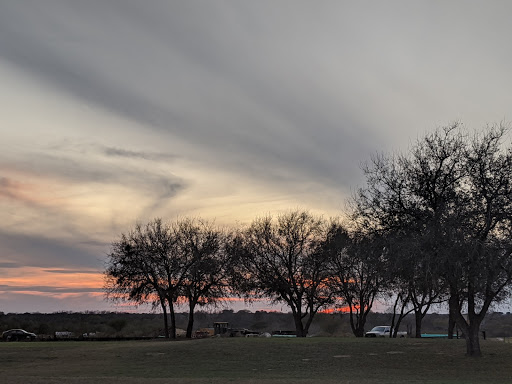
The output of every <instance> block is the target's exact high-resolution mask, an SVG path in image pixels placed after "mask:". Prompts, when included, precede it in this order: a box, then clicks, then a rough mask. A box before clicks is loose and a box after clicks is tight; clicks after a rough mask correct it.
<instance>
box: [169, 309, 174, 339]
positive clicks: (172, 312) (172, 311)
mask: <svg viewBox="0 0 512 384" xmlns="http://www.w3.org/2000/svg"><path fill="white" fill-rule="evenodd" d="M169 312H170V314H171V338H173V339H176V314H175V313H174V304H173V302H172V301H171V300H170V301H169Z"/></svg>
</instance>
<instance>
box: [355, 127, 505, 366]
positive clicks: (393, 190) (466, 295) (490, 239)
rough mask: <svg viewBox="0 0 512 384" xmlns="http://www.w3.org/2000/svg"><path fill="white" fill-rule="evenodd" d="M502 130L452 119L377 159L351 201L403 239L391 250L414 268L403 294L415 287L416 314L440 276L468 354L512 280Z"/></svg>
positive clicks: (370, 221) (372, 223)
mask: <svg viewBox="0 0 512 384" xmlns="http://www.w3.org/2000/svg"><path fill="white" fill-rule="evenodd" d="M505 133H506V129H504V128H503V127H491V128H487V129H485V130H484V133H483V134H479V135H475V136H474V137H470V135H468V134H467V133H466V132H465V131H464V130H463V129H462V128H461V126H460V125H458V124H455V125H453V126H450V127H448V128H444V129H438V130H436V131H434V132H433V133H431V134H427V135H426V136H425V137H424V138H423V139H420V140H418V142H417V143H416V144H415V145H414V146H413V147H412V148H411V149H410V151H409V152H407V153H405V154H399V155H392V156H385V155H381V156H377V157H375V158H374V159H373V160H372V162H371V163H370V164H369V165H368V166H366V168H365V169H364V171H365V174H366V178H367V185H366V187H365V188H362V189H361V190H360V191H359V192H358V194H357V196H356V198H355V203H356V204H355V207H356V209H355V212H356V217H357V218H358V219H359V220H360V221H362V222H363V223H364V224H366V225H367V226H368V227H370V228H372V229H373V230H375V231H377V232H381V233H383V234H386V235H387V236H390V237H391V238H396V239H400V241H402V242H403V241H404V240H405V241H406V242H408V246H407V247H397V246H396V244H395V247H394V249H398V248H400V251H399V252H398V253H397V257H398V256H399V255H400V253H402V254H403V252H404V251H405V252H408V258H409V260H408V263H409V265H412V266H413V268H412V269H411V271H412V272H413V273H410V274H409V276H410V278H409V282H410V284H411V290H410V291H409V293H410V294H413V293H415V292H421V295H420V296H418V297H419V298H420V300H419V299H418V298H417V299H416V303H415V305H416V306H418V309H417V318H421V316H422V314H423V313H424V312H423V310H421V311H420V310H419V308H420V307H422V306H423V307H425V308H428V305H429V304H428V302H429V301H430V300H438V294H437V293H436V294H434V295H431V294H430V292H429V290H430V289H431V288H432V287H434V288H435V287H436V286H437V284H438V282H437V280H436V279H435V277H436V275H441V277H442V278H443V281H444V283H445V285H444V286H448V287H449V294H450V300H449V302H450V314H451V316H452V318H453V319H455V320H456V321H457V324H458V325H459V327H460V328H461V329H462V330H463V332H464V334H465V336H466V345H467V354H468V355H471V356H480V354H481V352H480V345H479V339H478V337H479V329H480V324H481V321H482V320H483V317H484V316H485V314H486V313H487V311H488V309H489V307H490V305H491V303H493V302H495V301H496V300H498V299H500V297H502V295H503V294H504V293H505V291H506V288H507V287H508V286H509V285H510V281H511V280H510V275H511V271H512V269H511V265H510V237H507V233H508V232H509V231H510V222H511V218H512V204H511V199H512V177H511V176H512V166H511V165H512V164H511V163H512V152H511V150H510V148H508V149H504V148H503V144H504V139H505ZM439 267H441V268H439ZM432 268H435V273H434V274H430V275H429V274H428V273H429V271H431V270H432ZM411 271H409V272H411ZM418 272H419V273H423V275H424V276H426V277H427V278H426V279H423V278H422V279H418ZM426 283H427V284H426ZM442 286H443V285H439V286H438V287H442ZM424 288H427V290H425V289H424ZM436 289H437V288H436ZM424 299H427V301H425V300H424ZM409 300H411V296H409ZM464 303H466V305H464ZM466 310H467V316H464V315H463V312H464V311H466Z"/></svg>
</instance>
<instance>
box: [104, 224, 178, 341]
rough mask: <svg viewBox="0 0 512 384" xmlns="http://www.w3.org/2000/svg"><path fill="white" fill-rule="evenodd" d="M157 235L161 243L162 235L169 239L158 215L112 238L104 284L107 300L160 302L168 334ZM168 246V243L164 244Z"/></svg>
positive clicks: (167, 240) (166, 292) (166, 290)
mask: <svg viewBox="0 0 512 384" xmlns="http://www.w3.org/2000/svg"><path fill="white" fill-rule="evenodd" d="M156 238H160V241H159V242H160V243H162V242H163V239H166V240H165V241H166V242H168V243H170V242H172V239H171V238H169V237H168V236H167V231H166V230H165V229H164V228H163V227H162V222H161V220H160V219H156V220H154V221H153V222H151V223H148V224H146V225H145V226H143V225H141V224H137V225H136V226H135V229H134V230H132V231H130V232H128V233H127V234H122V235H121V236H120V239H119V240H117V241H114V242H113V243H112V247H111V251H110V253H109V254H108V257H107V261H106V269H105V274H104V276H105V284H104V287H105V291H106V297H107V298H108V299H110V300H114V301H132V302H134V303H136V304H144V303H148V302H150V303H153V305H158V304H159V305H160V307H161V309H162V312H163V318H164V329H165V336H166V337H167V338H169V327H168V321H167V294H168V287H167V286H166V284H165V282H164V281H163V280H162V279H161V275H160V265H159V263H160V261H159V258H160V257H162V255H161V254H160V255H158V254H157V252H158V248H160V251H162V248H163V246H162V244H160V246H158V245H157V244H156V240H155V239H156ZM170 246H171V244H167V245H166V246H165V247H166V248H167V247H170Z"/></svg>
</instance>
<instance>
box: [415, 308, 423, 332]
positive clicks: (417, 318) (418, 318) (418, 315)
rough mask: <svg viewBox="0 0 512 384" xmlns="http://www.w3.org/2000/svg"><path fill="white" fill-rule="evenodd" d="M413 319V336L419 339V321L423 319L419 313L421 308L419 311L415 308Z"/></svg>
mask: <svg viewBox="0 0 512 384" xmlns="http://www.w3.org/2000/svg"><path fill="white" fill-rule="evenodd" d="M414 320H415V324H416V328H415V331H414V332H415V335H414V337H415V338H417V339H420V338H421V323H422V321H423V314H422V313H421V309H420V310H419V311H417V310H415V311H414Z"/></svg>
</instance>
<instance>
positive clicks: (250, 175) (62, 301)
mask: <svg viewBox="0 0 512 384" xmlns="http://www.w3.org/2000/svg"><path fill="white" fill-rule="evenodd" d="M511 13H512V3H511V2H507V1H483V0H482V1H471V0H452V1H435V0H432V1H414V0H404V1H394V0H390V1H385V2H383V1H377V0H375V1H357V2H356V1H343V0H339V1H338V0H337V1H329V0H321V1H301V0H293V1H292V0H279V1H273V0H258V1H248V0H224V1H222V0H216V1H209V0H203V1H199V0H187V1H164V0H148V1H139V0H87V1H69V0H16V1H9V0H0V84H1V86H0V106H1V107H0V108H1V111H2V119H1V121H0V218H1V224H0V311H1V312H5V313H8V312H55V311H85V310H112V311H122V310H129V308H128V309H127V307H125V306H123V305H121V304H113V303H110V302H107V301H105V300H104V295H103V291H102V286H103V277H102V271H103V270H104V267H105V260H106V255H107V254H108V252H109V249H110V244H111V242H112V241H114V240H116V239H117V238H118V236H119V235H120V234H121V233H123V232H127V231H129V230H130V228H132V227H133V226H134V224H135V223H136V222H146V221H149V220H151V219H153V218H156V217H161V218H163V219H164V220H169V221H171V220H174V219H176V218H177V217H184V216H192V217H202V218H206V219H211V220H215V222H216V223H217V224H219V225H234V224H244V223H249V222H251V221H252V220H253V219H254V218H256V217H258V216H262V215H266V214H269V213H271V214H276V213H279V212H282V211H284V210H289V209H295V208H305V209H309V210H310V211H311V212H312V213H315V214H321V215H324V216H326V217H330V216H337V215H342V214H343V212H344V211H345V209H346V201H347V199H349V198H350V196H351V193H352V192H353V191H354V190H355V189H356V188H357V187H359V186H362V185H364V177H363V173H362V171H361V168H360V166H361V164H362V163H364V162H365V161H368V160H369V159H370V157H371V156H372V155H373V154H375V153H378V152H385V153H389V152H393V151H401V150H405V149H407V147H408V146H409V145H410V144H411V143H412V142H414V141H415V140H416V139H417V138H419V137H421V136H422V135H424V134H425V133H426V132H428V131H431V130H433V129H435V128H437V127H441V126H445V125H448V124H450V123H452V122H454V121H460V122H462V123H463V124H464V125H465V126H466V127H468V128H470V129H478V128H479V127H484V126H486V125H487V124H493V123H499V122H502V121H506V122H507V121H509V120H510V119H511V118H512V117H511V115H512V113H511V106H512V92H510V90H511V89H512V71H511V70H510V66H511V63H512V50H510V49H509V47H510V44H511V40H512V38H511V36H512V24H511V23H510V20H509V17H510V14H511ZM240 305H241V304H240ZM262 305H263V304H262ZM253 308H254V307H253ZM248 309H251V307H248ZM260 309H263V307H262V308H260ZM278 309H279V308H278Z"/></svg>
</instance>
